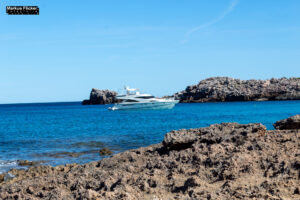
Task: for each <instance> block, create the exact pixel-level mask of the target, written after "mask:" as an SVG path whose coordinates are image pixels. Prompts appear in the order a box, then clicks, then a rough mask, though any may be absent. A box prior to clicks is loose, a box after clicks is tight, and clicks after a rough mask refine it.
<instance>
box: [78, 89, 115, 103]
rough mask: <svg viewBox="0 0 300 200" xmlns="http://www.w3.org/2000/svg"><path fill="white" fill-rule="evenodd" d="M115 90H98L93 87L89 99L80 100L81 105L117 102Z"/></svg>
mask: <svg viewBox="0 0 300 200" xmlns="http://www.w3.org/2000/svg"><path fill="white" fill-rule="evenodd" d="M116 96H117V92H115V91H111V90H98V89H95V88H93V89H92V91H91V93H90V99H86V100H84V101H83V102H82V105H97V104H112V103H117V102H118V100H117V99H116Z"/></svg>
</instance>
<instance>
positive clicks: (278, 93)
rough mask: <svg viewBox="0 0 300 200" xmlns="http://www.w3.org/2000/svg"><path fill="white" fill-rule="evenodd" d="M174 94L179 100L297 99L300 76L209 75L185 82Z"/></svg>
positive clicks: (298, 96)
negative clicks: (270, 77)
mask: <svg viewBox="0 0 300 200" xmlns="http://www.w3.org/2000/svg"><path fill="white" fill-rule="evenodd" d="M174 96H175V98H176V99H178V100H180V102H182V103H194V102H225V101H271V100H299V99H300V79H299V78H280V79H275V78H272V79H270V80H240V79H234V78H229V77H213V78H208V79H205V80H202V81H200V82H199V83H198V84H197V85H191V86H188V87H186V89H185V90H184V91H181V92H178V93H176V94H175V95H174Z"/></svg>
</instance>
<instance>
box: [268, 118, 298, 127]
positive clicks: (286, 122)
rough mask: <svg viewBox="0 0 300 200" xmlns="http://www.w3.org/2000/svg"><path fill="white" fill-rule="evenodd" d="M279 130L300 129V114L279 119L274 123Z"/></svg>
mask: <svg viewBox="0 0 300 200" xmlns="http://www.w3.org/2000/svg"><path fill="white" fill-rule="evenodd" d="M273 126H274V128H276V129H279V130H285V129H300V115H295V116H292V117H289V118H287V119H283V120H279V121H277V122H276V123H275V124H274V125H273Z"/></svg>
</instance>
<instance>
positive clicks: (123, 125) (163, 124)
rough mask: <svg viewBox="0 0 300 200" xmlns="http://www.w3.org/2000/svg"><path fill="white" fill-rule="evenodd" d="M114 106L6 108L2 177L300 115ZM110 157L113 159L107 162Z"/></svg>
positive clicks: (275, 107)
mask: <svg viewBox="0 0 300 200" xmlns="http://www.w3.org/2000/svg"><path fill="white" fill-rule="evenodd" d="M109 106H111V105H91V106H83V105H81V103H80V102H67V103H65V102H64V103H31V104H2V105H0V173H4V172H6V171H8V170H9V169H11V168H26V167H22V166H18V162H17V161H18V160H29V161H39V162H42V164H43V165H51V166H56V165H62V164H69V163H87V162H90V161H96V160H100V159H102V158H104V157H105V156H101V155H100V154H99V150H100V149H102V148H108V149H110V150H111V151H112V152H113V153H114V154H116V153H120V152H123V151H125V150H128V149H135V148H139V147H144V146H148V145H150V144H155V143H160V142H162V140H163V138H164V135H165V134H166V133H167V132H169V131H171V130H178V129H190V128H199V127H206V126H209V125H211V124H216V123H222V122H238V123H242V124H247V123H262V124H264V125H265V126H266V127H267V129H274V128H273V125H272V124H273V123H274V122H276V121H277V120H280V119H284V118H287V117H290V116H292V115H296V114H300V101H264V102H218V103H183V104H177V105H176V106H175V107H174V108H173V109H171V110H132V111H110V110H108V109H107V108H108V107H109ZM106 157H107V156H106Z"/></svg>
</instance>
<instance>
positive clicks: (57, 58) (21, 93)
mask: <svg viewBox="0 0 300 200" xmlns="http://www.w3.org/2000/svg"><path fill="white" fill-rule="evenodd" d="M13 5H22V6H24V5H31V6H34V5H36V6H39V8H40V15H39V16H9V15H7V14H6V13H5V9H6V6H13ZM299 10H300V1H299V0H276V1H275V0H218V1H216V0H215V1H211V0H184V1H183V0H163V1H161V0H151V1H147V0H106V1H104V0H88V1H83V0H72V1H59V0H26V1H25V0H22V1H20V0H2V1H0V24H1V25H0V103H25V102H62V101H81V100H83V99H87V98H88V97H89V93H90V91H91V89H92V88H99V89H111V90H115V91H120V90H121V89H122V88H123V86H124V85H128V86H130V87H134V88H140V89H141V91H143V92H147V93H152V94H154V95H157V96H163V95H171V94H173V93H175V92H178V91H181V90H184V89H185V88H186V86H187V85H192V84H197V83H198V82H199V81H200V80H202V79H205V78H208V77H213V76H229V77H233V78H239V79H243V80H246V79H269V78H272V77H275V78H280V77H300V12H299Z"/></svg>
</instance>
